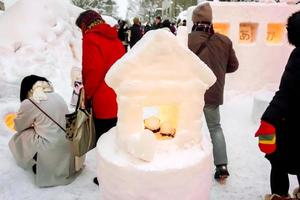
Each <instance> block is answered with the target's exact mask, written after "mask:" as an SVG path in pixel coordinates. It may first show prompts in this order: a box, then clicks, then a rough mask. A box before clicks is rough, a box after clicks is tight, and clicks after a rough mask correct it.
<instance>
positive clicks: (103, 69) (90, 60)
mask: <svg viewBox="0 0 300 200" xmlns="http://www.w3.org/2000/svg"><path fill="white" fill-rule="evenodd" d="M76 25H77V26H78V27H79V28H80V29H81V31H82V34H83V44H82V79H83V87H84V91H85V100H86V102H87V103H88V102H91V104H92V108H93V115H94V122H95V129H96V141H97V140H98V138H99V137H100V136H101V135H102V134H103V133H105V132H107V131H109V129H111V128H112V127H114V126H116V123H117V109H118V108H117V102H116V93H115V92H114V91H113V89H112V88H110V87H109V86H108V85H107V84H106V83H105V81H104V78H105V75H106V73H107V71H108V70H109V69H110V68H111V66H112V65H113V64H114V63H115V62H116V61H117V60H118V59H119V58H121V57H122V56H123V55H124V54H125V49H124V47H123V44H122V42H121V41H120V40H119V39H118V33H117V31H116V29H115V28H112V27H111V26H110V25H108V24H107V23H105V21H104V20H103V19H102V17H101V15H100V14H98V13H97V12H95V11H93V10H87V11H84V12H82V13H81V14H80V15H79V17H78V18H77V20H76ZM94 182H95V183H96V184H98V180H97V178H94Z"/></svg>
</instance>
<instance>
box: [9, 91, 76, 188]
mask: <svg viewBox="0 0 300 200" xmlns="http://www.w3.org/2000/svg"><path fill="white" fill-rule="evenodd" d="M47 97H48V99H47V100H45V101H41V102H40V103H37V102H35V103H36V104H37V105H38V106H39V107H40V108H41V109H42V110H43V111H45V112H46V113H47V114H48V115H50V116H51V117H52V118H53V119H54V120H55V121H56V122H57V123H59V124H60V125H61V126H62V127H65V124H66V123H65V114H67V113H68V112H69V111H68V107H67V105H66V103H65V102H64V100H63V99H62V98H61V97H60V96H59V95H58V94H56V93H54V92H51V93H47ZM32 100H33V99H32ZM33 101H34V100H33ZM15 128H16V131H17V133H16V134H15V135H14V136H13V137H12V139H11V140H10V141H9V148H10V150H11V152H12V154H13V156H14V158H15V160H16V162H17V164H18V165H19V166H20V167H22V168H24V169H30V171H32V170H31V168H32V166H33V165H34V164H36V175H35V182H36V185H38V186H40V187H49V186H56V185H65V184H69V183H71V182H72V181H73V180H74V178H75V177H76V173H75V169H74V155H73V151H72V148H71V143H70V141H68V140H67V139H66V138H65V133H64V132H63V130H62V129H61V128H59V127H58V125H57V124H55V123H54V122H53V121H52V120H51V119H49V118H48V117H47V116H46V115H45V114H44V113H42V112H41V111H40V110H39V109H38V108H37V107H36V106H35V105H34V104H33V103H32V102H30V101H29V100H28V99H26V100H24V101H23V102H22V103H21V106H20V110H19V112H18V114H17V117H16V119H15ZM36 154H37V160H36V161H35V160H34V159H33V157H34V156H35V155H36Z"/></svg>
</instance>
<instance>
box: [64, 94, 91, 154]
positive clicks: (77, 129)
mask: <svg viewBox="0 0 300 200" xmlns="http://www.w3.org/2000/svg"><path fill="white" fill-rule="evenodd" d="M95 134H96V131H95V126H94V120H93V114H92V108H86V107H85V106H84V90H83V89H81V91H80V94H79V98H78V102H77V106H76V110H75V111H74V112H73V113H71V114H67V115H66V138H67V139H69V140H70V141H72V144H73V148H74V155H75V156H78V157H81V156H83V155H84V154H86V153H87V152H88V151H89V150H91V149H93V148H94V147H95V144H96V141H95Z"/></svg>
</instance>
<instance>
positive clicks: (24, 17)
mask: <svg viewBox="0 0 300 200" xmlns="http://www.w3.org/2000/svg"><path fill="white" fill-rule="evenodd" d="M81 11H82V10H81V9H79V8H77V7H75V6H73V5H71V4H70V3H69V2H68V1H62V0H19V1H18V2H17V3H15V4H14V5H13V6H12V7H11V8H10V9H9V10H7V11H5V12H3V13H2V14H1V16H0V27H1V29H0V185H1V187H0V199H1V200H2V199H3V200H20V199H22V200H38V199H44V200H53V199H56V200H74V199H79V200H94V199H99V200H101V194H100V192H99V189H98V188H97V187H96V185H94V184H93V183H92V179H93V177H95V176H96V154H95V152H94V151H91V152H89V153H88V155H87V161H86V166H85V169H84V170H83V173H82V174H81V175H80V176H79V177H78V178H77V179H76V180H75V181H74V182H73V183H72V184H70V185H67V186H59V187H52V188H43V189H41V188H38V187H36V186H35V185H34V183H33V176H32V174H31V173H30V172H26V171H24V170H23V169H21V168H19V167H18V166H17V165H16V163H15V161H14V159H13V157H12V154H11V153H10V151H9V148H8V141H9V139H10V138H11V137H12V134H13V133H12V132H10V130H9V129H8V128H6V126H5V125H4V123H3V118H4V116H5V115H6V114H7V113H11V112H16V111H17V109H18V108H19V105H20V103H19V99H18V98H19V85H20V81H21V80H22V78H23V77H24V76H26V75H29V74H32V73H34V74H37V75H40V76H45V77H47V78H48V79H49V80H50V81H51V82H52V83H53V85H54V87H55V89H56V91H57V92H58V93H60V94H61V95H62V96H63V97H64V98H65V100H66V102H68V103H69V102H70V97H71V94H72V87H71V77H70V70H71V68H72V67H79V68H80V67H81V32H80V30H79V29H78V28H77V27H76V26H75V24H74V21H75V19H76V17H77V16H78V14H79V13H80V12H81ZM258 59H259V58H258ZM254 79H255V77H254ZM241 81H243V80H241ZM254 96H255V94H254V93H252V92H249V91H242V92H237V91H226V98H225V104H224V105H223V106H222V107H221V119H222V125H223V129H224V133H225V137H226V141H227V149H228V157H229V170H230V177H229V179H228V180H227V183H226V184H224V185H221V184H219V183H217V182H214V185H213V188H212V192H211V199H212V200H219V199H224V200H237V199H251V200H259V199H262V197H263V195H264V194H265V193H269V192H270V189H269V173H270V165H269V163H268V161H267V160H266V159H264V155H263V154H262V153H261V152H260V151H259V149H258V147H257V139H256V138H254V133H255V131H256V129H257V127H258V122H256V123H254V122H253V121H252V120H251V115H252V110H253V108H252V104H253V99H254ZM195 109H198V108H195ZM204 133H205V134H208V131H207V128H206V127H204ZM212 176H213V174H212ZM296 185H297V182H296V178H295V177H293V178H292V181H291V187H290V190H292V189H293V188H295V187H296ZM100 187H101V180H100ZM175 189H176V188H175ZM116 192H117V191H116Z"/></svg>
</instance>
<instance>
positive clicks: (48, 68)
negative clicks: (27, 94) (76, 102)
mask: <svg viewBox="0 0 300 200" xmlns="http://www.w3.org/2000/svg"><path fill="white" fill-rule="evenodd" d="M81 11H82V10H81V9H80V8H77V7H75V6H74V5H72V4H71V3H70V2H68V1H62V0H19V1H17V2H16V3H15V4H14V5H13V6H12V7H10V8H9V9H8V10H6V11H5V12H4V13H3V14H2V15H1V16H0V27H1V30H0V85H1V88H3V89H1V90H0V98H2V97H4V96H6V97H7V96H12V97H16V96H18V94H19V91H18V87H19V85H20V81H21V80H22V78H23V77H24V76H26V75H29V74H37V75H40V76H45V77H46V78H48V79H49V80H50V81H51V82H52V83H53V84H54V87H55V88H56V89H57V90H58V92H60V93H61V94H62V95H63V96H70V95H71V87H70V86H71V84H70V70H71V68H72V67H73V66H79V67H80V66H81V52H80V49H81V32H80V30H79V29H78V28H77V27H76V25H75V20H76V18H77V16H78V15H79V13H80V12H81ZM68 87H69V88H68Z"/></svg>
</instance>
